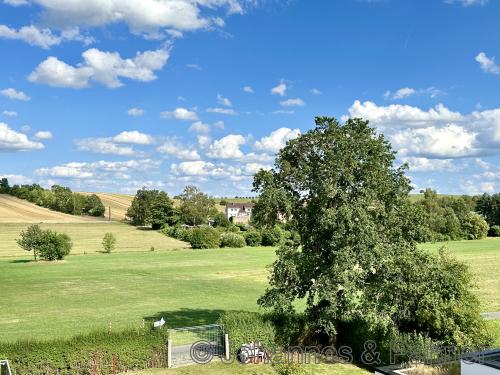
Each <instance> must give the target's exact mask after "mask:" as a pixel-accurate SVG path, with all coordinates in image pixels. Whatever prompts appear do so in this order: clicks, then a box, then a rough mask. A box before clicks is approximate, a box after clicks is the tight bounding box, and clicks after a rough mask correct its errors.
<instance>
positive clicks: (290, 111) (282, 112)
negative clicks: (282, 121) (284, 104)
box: [271, 109, 295, 115]
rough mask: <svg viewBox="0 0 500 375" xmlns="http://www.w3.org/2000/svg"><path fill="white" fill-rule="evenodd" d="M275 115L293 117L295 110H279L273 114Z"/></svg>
mask: <svg viewBox="0 0 500 375" xmlns="http://www.w3.org/2000/svg"><path fill="white" fill-rule="evenodd" d="M271 113H272V114H274V115H293V114H294V113H295V111H294V110H293V109H278V110H277V111H273V112H271Z"/></svg>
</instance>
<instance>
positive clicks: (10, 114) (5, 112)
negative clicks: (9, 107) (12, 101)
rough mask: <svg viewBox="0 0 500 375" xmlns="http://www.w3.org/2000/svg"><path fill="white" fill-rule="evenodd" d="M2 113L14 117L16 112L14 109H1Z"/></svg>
mask: <svg viewBox="0 0 500 375" xmlns="http://www.w3.org/2000/svg"><path fill="white" fill-rule="evenodd" d="M2 114H3V115H4V116H9V117H16V116H17V112H16V111H3V112H2Z"/></svg>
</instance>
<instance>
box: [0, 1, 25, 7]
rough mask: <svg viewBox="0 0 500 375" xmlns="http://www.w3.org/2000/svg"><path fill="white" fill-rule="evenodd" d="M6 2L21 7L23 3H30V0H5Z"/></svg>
mask: <svg viewBox="0 0 500 375" xmlns="http://www.w3.org/2000/svg"><path fill="white" fill-rule="evenodd" d="M3 2H4V4H8V5H12V6H14V7H19V6H22V5H28V4H29V2H28V0H3Z"/></svg>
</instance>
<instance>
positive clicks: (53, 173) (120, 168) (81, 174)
mask: <svg viewBox="0 0 500 375" xmlns="http://www.w3.org/2000/svg"><path fill="white" fill-rule="evenodd" d="M161 163H162V162H161V161H158V160H151V159H142V160H127V161H105V160H100V161H96V162H70V163H66V164H62V165H58V166H54V167H50V168H39V169H37V170H35V174H36V175H39V176H47V177H52V178H74V179H88V178H102V177H114V178H120V179H123V178H129V175H127V173H130V172H140V171H147V170H151V169H156V168H158V167H159V166H160V165H161Z"/></svg>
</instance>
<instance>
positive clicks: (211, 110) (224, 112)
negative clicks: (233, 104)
mask: <svg viewBox="0 0 500 375" xmlns="http://www.w3.org/2000/svg"><path fill="white" fill-rule="evenodd" d="M207 112H209V113H218V114H221V115H231V116H234V115H237V114H238V112H236V111H235V110H234V109H232V108H208V109H207Z"/></svg>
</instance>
